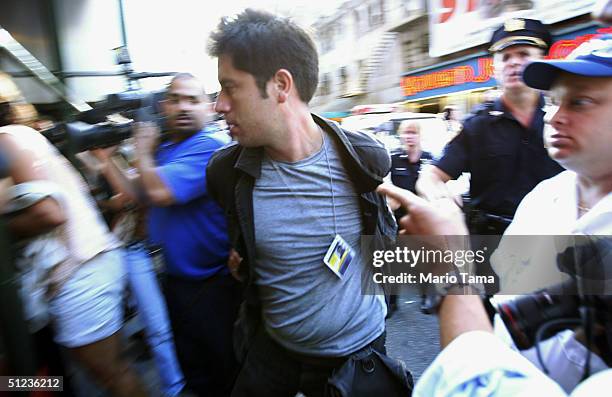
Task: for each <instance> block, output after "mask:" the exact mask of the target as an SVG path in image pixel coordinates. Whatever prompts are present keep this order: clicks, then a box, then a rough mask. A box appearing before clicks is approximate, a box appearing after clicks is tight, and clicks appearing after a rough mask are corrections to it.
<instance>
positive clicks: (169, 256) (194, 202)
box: [149, 128, 230, 279]
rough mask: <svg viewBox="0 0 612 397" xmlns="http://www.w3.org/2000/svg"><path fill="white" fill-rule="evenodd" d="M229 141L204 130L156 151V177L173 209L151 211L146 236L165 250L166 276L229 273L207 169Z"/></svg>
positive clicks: (222, 218)
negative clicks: (172, 197) (173, 200)
mask: <svg viewBox="0 0 612 397" xmlns="http://www.w3.org/2000/svg"><path fill="white" fill-rule="evenodd" d="M229 141H230V139H229V137H228V136H227V135H226V134H224V133H223V132H220V131H218V132H215V130H214V129H210V128H206V129H204V130H202V131H200V132H197V133H196V134H194V135H192V136H191V137H189V138H187V139H186V140H184V141H182V142H178V143H176V142H165V143H163V144H162V145H160V147H159V149H158V150H157V153H156V158H155V159H156V164H157V168H156V170H157V173H158V175H159V176H160V177H161V179H162V180H163V182H164V183H165V185H166V186H167V187H168V188H169V189H170V191H171V192H172V194H173V196H174V199H175V203H174V204H173V205H170V206H167V207H152V208H151V210H150V212H149V236H150V238H151V240H152V242H154V243H155V244H159V245H160V246H161V247H162V248H163V250H164V258H165V260H166V271H167V272H168V274H171V275H175V276H180V277H187V278H197V279H204V278H208V277H211V276H213V275H214V274H216V273H218V272H227V266H226V262H227V257H228V252H229V248H230V247H229V240H228V236H227V226H226V223H225V215H224V213H223V210H222V209H221V207H219V205H218V204H217V203H216V202H215V201H214V200H213V199H212V197H210V196H209V194H208V190H207V188H206V165H207V164H208V160H209V159H210V157H211V155H212V154H213V153H214V152H215V150H217V149H218V148H220V147H223V146H224V145H225V144H226V143H228V142H229Z"/></svg>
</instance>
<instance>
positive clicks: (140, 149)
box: [134, 122, 160, 157]
mask: <svg viewBox="0 0 612 397" xmlns="http://www.w3.org/2000/svg"><path fill="white" fill-rule="evenodd" d="M159 136H160V132H159V127H158V126H157V125H156V124H155V123H149V122H145V123H136V124H135V125H134V141H135V144H136V154H137V156H138V157H142V156H143V155H150V154H152V153H153V152H154V151H155V148H156V147H157V144H158V143H159Z"/></svg>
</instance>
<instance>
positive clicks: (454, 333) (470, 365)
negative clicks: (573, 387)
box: [378, 185, 566, 397]
mask: <svg viewBox="0 0 612 397" xmlns="http://www.w3.org/2000/svg"><path fill="white" fill-rule="evenodd" d="M378 191H379V193H382V194H385V195H387V196H390V197H392V198H393V199H394V200H395V201H397V202H399V203H400V204H401V205H402V206H403V207H404V208H405V209H406V210H407V212H408V215H406V216H405V217H404V218H402V220H401V221H400V224H401V225H402V226H403V227H404V230H407V231H408V232H411V233H412V234H416V235H434V236H435V235H438V236H453V235H463V234H467V228H466V226H465V223H464V222H463V218H462V217H460V216H458V212H457V210H455V209H453V206H454V203H453V202H452V201H451V200H449V199H442V200H437V201H436V203H431V202H427V201H425V200H423V199H422V198H420V197H418V196H415V195H414V194H412V193H410V192H409V191H406V190H403V189H400V188H397V187H395V186H388V185H385V186H382V187H380V188H379V189H378ZM451 293H452V291H451ZM438 316H439V322H440V344H441V347H442V351H441V352H440V354H439V355H438V356H437V357H436V359H435V360H434V362H433V363H432V364H431V365H430V366H429V367H428V368H427V369H426V370H425V372H424V373H423V375H422V376H421V378H420V379H419V381H418V382H417V384H416V385H415V388H414V391H413V396H415V397H426V396H447V397H451V396H453V397H472V396H481V395H487V396H515V395H522V396H526V395H531V394H532V393H533V391H534V390H537V391H538V394H539V395H546V396H565V395H566V394H565V393H564V392H563V390H562V389H561V388H560V387H559V385H557V384H556V383H555V382H553V381H552V380H551V379H549V378H548V377H546V375H544V373H542V372H540V371H539V370H538V369H537V368H536V367H534V366H533V365H532V364H531V363H530V362H529V361H528V360H527V359H525V358H524V357H522V356H521V355H520V354H519V353H518V352H515V351H513V350H511V349H510V348H509V347H508V346H506V345H505V344H504V343H503V342H502V341H500V340H499V339H497V338H496V337H495V336H494V335H493V333H492V331H493V330H492V326H491V323H490V322H489V319H488V316H487V313H486V312H485V309H484V306H483V304H482V302H481V300H480V297H479V296H477V295H452V294H451V295H447V296H446V297H445V298H444V299H443V300H442V303H441V305H440V309H439V311H438ZM466 357H469V358H470V359H469V360H466Z"/></svg>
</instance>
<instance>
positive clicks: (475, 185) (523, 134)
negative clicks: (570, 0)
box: [417, 18, 562, 235]
mask: <svg viewBox="0 0 612 397" xmlns="http://www.w3.org/2000/svg"><path fill="white" fill-rule="evenodd" d="M551 42H552V37H551V35H550V33H549V32H548V30H547V29H546V27H545V26H544V25H543V24H542V23H541V22H540V21H537V20H532V19H523V18H513V19H510V20H507V21H506V22H505V23H504V25H503V26H501V27H499V28H498V29H497V30H496V31H495V32H494V33H493V36H492V39H491V46H490V48H489V51H491V52H492V53H493V63H494V69H495V78H496V80H497V82H498V84H499V85H500V88H501V91H502V95H501V96H500V98H498V99H497V100H495V101H494V102H490V103H485V104H483V105H482V106H481V107H479V108H477V109H476V110H475V113H474V114H473V115H471V116H470V117H468V118H467V119H466V120H465V121H464V125H463V130H462V131H461V132H460V133H459V134H458V135H457V136H456V137H455V138H454V139H453V140H452V141H451V142H449V144H448V145H447V146H446V148H445V151H444V154H443V156H442V157H441V158H440V160H438V161H437V162H435V165H434V166H432V167H427V169H424V170H423V172H422V173H421V177H420V178H419V180H418V182H417V191H418V192H419V193H420V194H421V195H423V196H424V197H425V198H428V199H430V200H432V199H436V198H439V197H443V196H447V195H448V191H447V190H446V188H445V185H444V184H445V182H447V181H448V180H450V179H454V178H457V177H459V176H460V175H461V173H462V172H471V180H470V208H471V210H470V211H469V214H468V223H469V226H470V233H472V234H487V235H491V234H495V235H500V234H503V232H504V230H505V229H506V227H507V225H508V224H509V223H510V221H511V220H512V217H513V216H514V212H515V211H516V208H517V206H518V204H519V202H520V201H521V200H522V198H523V197H524V196H525V195H526V194H527V193H528V192H529V191H531V189H533V188H534V187H535V186H536V185H537V184H538V183H539V182H540V181H542V180H544V179H548V178H550V177H552V176H554V175H556V174H557V173H559V172H560V171H561V170H562V168H561V167H560V166H559V165H558V164H557V163H556V162H555V161H553V160H551V159H550V158H549V157H548V154H547V153H546V150H545V149H544V143H543V140H542V131H543V127H544V122H543V116H544V111H543V110H542V107H543V105H544V100H543V96H542V95H541V94H540V93H539V91H537V90H535V89H532V88H530V87H527V86H526V85H525V84H524V82H523V80H522V78H521V73H522V70H523V68H524V66H525V64H526V63H527V62H529V61H532V60H538V59H541V58H542V57H543V56H544V55H545V51H546V50H547V49H548V48H549V47H550V44H551Z"/></svg>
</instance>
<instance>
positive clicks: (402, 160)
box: [391, 120, 433, 216]
mask: <svg viewBox="0 0 612 397" xmlns="http://www.w3.org/2000/svg"><path fill="white" fill-rule="evenodd" d="M397 132H398V134H399V137H400V141H401V142H402V146H403V150H402V151H401V152H398V153H395V154H393V155H392V156H391V182H393V184H394V185H395V186H398V187H401V188H402V189H406V190H409V191H411V192H413V193H416V187H415V185H416V182H417V179H418V177H419V173H420V171H421V166H422V165H423V164H426V163H428V162H431V161H432V160H433V157H432V155H431V153H429V152H426V151H423V150H422V148H421V126H420V125H419V123H418V122H416V121H411V120H404V121H402V122H401V123H400V125H399V127H398V128H397ZM398 215H400V216H401V215H403V213H402V214H398V213H397V211H396V216H398Z"/></svg>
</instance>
